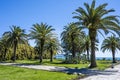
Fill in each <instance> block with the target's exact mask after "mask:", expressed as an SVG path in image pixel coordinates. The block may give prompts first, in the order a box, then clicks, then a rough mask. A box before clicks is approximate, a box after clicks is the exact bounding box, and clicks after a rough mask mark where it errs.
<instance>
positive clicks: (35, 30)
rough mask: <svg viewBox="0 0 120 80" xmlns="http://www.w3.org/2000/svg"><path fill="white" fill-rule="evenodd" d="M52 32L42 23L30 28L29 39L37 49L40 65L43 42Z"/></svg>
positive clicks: (51, 29) (50, 28) (49, 27)
mask: <svg viewBox="0 0 120 80" xmlns="http://www.w3.org/2000/svg"><path fill="white" fill-rule="evenodd" d="M53 30H55V29H53V28H52V26H48V25H47V24H44V23H41V24H34V25H33V27H32V28H31V31H30V32H31V33H30V39H35V41H36V43H37V46H38V47H39V50H40V52H39V58H40V63H42V57H43V50H44V45H45V41H46V40H47V38H48V36H49V34H51V32H52V31H53Z"/></svg>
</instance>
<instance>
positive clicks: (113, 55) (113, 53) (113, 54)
mask: <svg viewBox="0 0 120 80" xmlns="http://www.w3.org/2000/svg"><path fill="white" fill-rule="evenodd" d="M112 57H113V61H112V62H113V63H116V60H115V51H114V50H113V49H112Z"/></svg>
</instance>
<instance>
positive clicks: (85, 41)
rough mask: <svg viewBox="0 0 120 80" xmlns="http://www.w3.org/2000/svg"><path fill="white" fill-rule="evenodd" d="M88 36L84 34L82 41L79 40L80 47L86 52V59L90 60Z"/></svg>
mask: <svg viewBox="0 0 120 80" xmlns="http://www.w3.org/2000/svg"><path fill="white" fill-rule="evenodd" d="M90 46H91V45H90V38H89V36H85V37H84V38H83V39H82V41H81V49H82V50H83V51H84V52H87V60H88V61H89V60H90V57H89V56H90V54H89V52H90Z"/></svg>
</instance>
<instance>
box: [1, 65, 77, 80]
mask: <svg viewBox="0 0 120 80" xmlns="http://www.w3.org/2000/svg"><path fill="white" fill-rule="evenodd" d="M76 77H77V76H76V75H68V74H65V73H60V72H48V71H42V70H34V69H26V68H19V67H14V66H2V65H0V80H71V79H73V78H76Z"/></svg>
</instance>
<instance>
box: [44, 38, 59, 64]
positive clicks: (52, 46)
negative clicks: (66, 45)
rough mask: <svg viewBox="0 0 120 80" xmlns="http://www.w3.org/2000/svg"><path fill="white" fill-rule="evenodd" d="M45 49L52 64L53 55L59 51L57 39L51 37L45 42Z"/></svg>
mask: <svg viewBox="0 0 120 80" xmlns="http://www.w3.org/2000/svg"><path fill="white" fill-rule="evenodd" d="M46 48H47V49H48V50H49V52H50V62H53V54H54V53H55V54H56V53H57V52H58V51H59V50H60V43H59V41H58V39H57V38H56V37H52V36H51V37H50V38H49V39H48V40H47V43H46Z"/></svg>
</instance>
